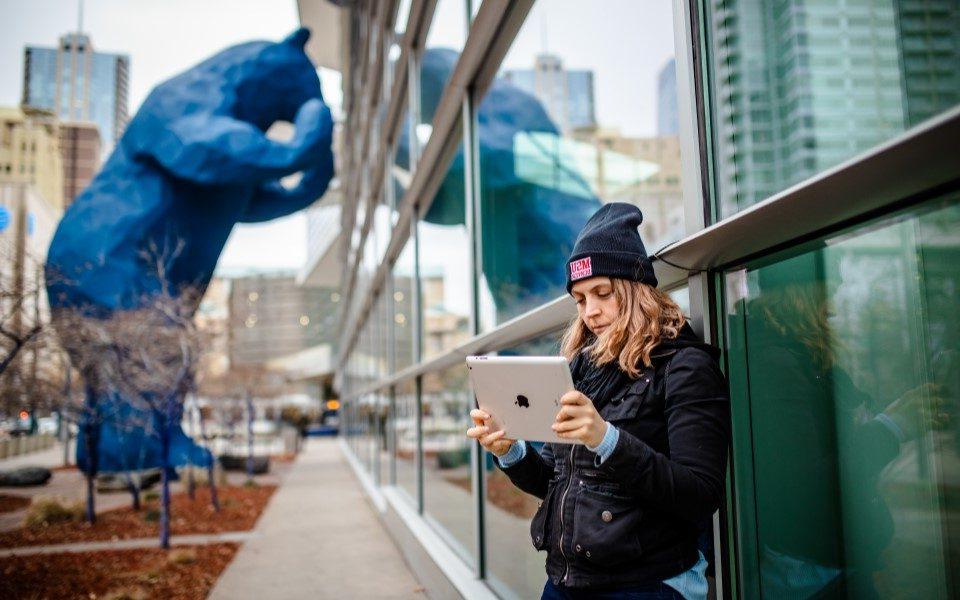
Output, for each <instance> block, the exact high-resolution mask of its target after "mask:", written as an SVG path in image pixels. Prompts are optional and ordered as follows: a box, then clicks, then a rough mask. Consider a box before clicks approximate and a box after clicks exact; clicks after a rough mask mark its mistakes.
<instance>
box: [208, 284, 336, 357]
mask: <svg viewBox="0 0 960 600" xmlns="http://www.w3.org/2000/svg"><path fill="white" fill-rule="evenodd" d="M335 294H337V292H336V291H335V290H331V289H329V288H311V287H304V286H301V285H298V284H297V282H296V277H295V276H294V274H293V273H290V274H265V275H251V276H247V277H238V278H234V279H231V280H230V292H229V300H228V304H227V306H228V317H227V331H228V339H229V342H228V343H229V346H228V347H229V350H228V352H229V358H230V365H231V366H234V365H237V366H240V365H249V364H258V365H263V364H265V363H266V362H267V361H269V360H271V359H276V358H280V357H283V356H287V355H289V354H293V353H295V352H300V351H302V350H304V349H306V348H309V347H312V346H318V345H320V344H331V343H332V341H333V339H335V336H336V334H337V327H336V325H335V323H336V320H335V319H336V300H335V298H336V296H335Z"/></svg>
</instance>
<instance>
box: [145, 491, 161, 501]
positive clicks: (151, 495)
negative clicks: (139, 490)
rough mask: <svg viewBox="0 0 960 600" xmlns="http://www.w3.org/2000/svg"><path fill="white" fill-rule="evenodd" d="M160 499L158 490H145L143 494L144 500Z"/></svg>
mask: <svg viewBox="0 0 960 600" xmlns="http://www.w3.org/2000/svg"><path fill="white" fill-rule="evenodd" d="M159 499H160V492H157V491H153V490H151V491H149V492H144V494H143V501H144V502H154V501H156V500H159Z"/></svg>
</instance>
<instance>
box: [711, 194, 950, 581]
mask: <svg viewBox="0 0 960 600" xmlns="http://www.w3.org/2000/svg"><path fill="white" fill-rule="evenodd" d="M958 232H960V196H957V195H956V194H954V195H952V196H951V197H950V198H949V199H947V200H946V201H938V202H936V203H934V204H932V205H927V206H926V207H923V208H921V209H917V210H913V211H911V212H909V213H907V214H906V215H904V216H902V217H899V218H895V219H888V220H886V221H884V222H881V223H879V224H875V225H873V226H870V227H864V228H861V229H857V230H855V231H853V232H851V233H849V234H847V235H842V236H839V237H836V238H833V239H830V240H826V243H825V244H822V245H820V246H819V247H818V248H817V249H814V250H812V251H808V252H806V253H803V254H799V255H797V256H794V257H792V258H787V259H784V260H780V261H778V262H775V263H773V264H767V265H765V266H758V267H756V268H753V267H751V268H748V269H747V270H745V271H737V272H734V273H730V274H729V275H728V276H727V305H728V307H729V309H728V312H729V315H728V319H729V326H730V336H729V358H728V360H729V361H730V363H729V367H730V373H731V384H732V388H731V391H732V399H733V404H734V407H737V406H738V405H740V406H745V405H747V404H748V405H749V418H748V419H749V420H747V417H746V415H745V414H744V415H743V417H742V419H741V418H740V417H735V418H736V419H738V420H741V422H740V426H741V427H744V431H747V432H749V435H750V436H752V443H753V450H752V455H751V456H750V457H748V458H747V462H751V461H752V467H753V469H754V476H753V479H754V485H755V489H751V490H744V492H745V493H744V494H741V496H747V497H749V498H755V499H756V500H755V502H756V505H755V507H754V510H752V511H750V512H749V513H743V514H741V519H742V520H744V522H745V523H746V524H745V525H744V527H749V526H751V525H752V526H753V527H755V537H756V540H757V554H758V555H757V556H756V557H752V558H753V559H754V560H756V563H757V564H759V566H760V572H759V576H758V579H759V580H758V581H755V582H753V583H752V584H750V587H752V588H754V589H756V588H759V590H760V591H761V592H762V594H763V595H764V596H765V597H769V598H785V597H824V598H842V597H851V598H872V597H880V598H904V597H912V598H947V597H949V596H951V594H952V591H953V590H956V589H957V586H958V585H960V579H958V574H960V554H958V553H957V548H958V547H960V519H958V512H957V511H958V510H960V435H958V432H960V429H958V427H960V379H958V374H960V343H958V340H960V319H958V317H957V310H956V299H957V297H958V293H960V267H958V265H960V235H958ZM734 466H735V468H748V469H749V468H750V465H749V464H744V463H740V464H739V465H737V464H735V465H734ZM744 510H746V509H744ZM745 560H746V559H745Z"/></svg>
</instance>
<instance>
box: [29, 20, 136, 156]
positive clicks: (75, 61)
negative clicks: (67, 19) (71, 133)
mask: <svg viewBox="0 0 960 600" xmlns="http://www.w3.org/2000/svg"><path fill="white" fill-rule="evenodd" d="M129 78H130V58H129V57H128V56H127V55H125V54H111V53H105V52H96V51H94V49H93V42H92V41H91V39H90V36H89V35H86V34H84V33H67V34H65V35H62V36H60V40H59V42H58V44H57V47H56V48H47V47H42V46H27V47H26V48H25V49H24V53H23V104H25V105H28V106H34V107H37V108H43V109H46V110H49V111H52V112H53V113H54V114H55V115H56V116H57V117H58V118H60V119H61V120H63V121H84V122H92V123H96V125H97V128H98V129H99V130H100V141H101V156H102V157H103V158H106V156H107V155H109V153H110V151H111V150H113V146H114V144H116V143H117V141H119V139H120V136H121V135H122V134H123V129H124V127H126V125H127V121H128V119H129V114H128V108H127V95H128V89H129Z"/></svg>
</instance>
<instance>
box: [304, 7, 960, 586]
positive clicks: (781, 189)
mask: <svg viewBox="0 0 960 600" xmlns="http://www.w3.org/2000/svg"><path fill="white" fill-rule="evenodd" d="M298 5H299V7H300V15H301V21H302V23H303V24H304V25H306V26H310V27H311V28H313V29H314V32H315V35H318V36H320V37H321V38H322V39H324V40H326V39H334V40H341V42H342V43H341V44H340V45H339V48H340V52H341V54H340V56H339V57H333V58H332V57H331V53H333V54H335V53H336V52H337V50H336V49H335V48H334V47H333V46H325V47H324V48H323V49H311V50H310V51H311V52H314V53H316V56H314V58H315V59H316V60H317V62H318V63H319V62H323V64H327V65H330V64H337V63H339V64H340V69H341V73H342V84H343V94H344V96H343V97H344V101H343V106H344V122H343V125H342V126H343V131H344V132H346V133H349V135H343V136H342V140H341V144H342V146H341V147H340V148H338V161H339V164H338V170H337V172H338V177H339V180H340V187H339V190H340V193H341V194H342V200H341V210H340V214H339V219H340V225H341V226H340V229H339V232H338V235H339V243H338V244H337V246H338V247H339V248H340V251H339V253H338V255H337V260H338V261H339V264H337V265H336V267H335V268H334V270H335V271H338V272H339V275H338V280H339V288H338V291H337V293H338V303H337V307H336V309H337V313H336V315H337V316H336V328H337V330H338V331H339V335H338V339H337V343H336V352H335V355H334V356H335V357H334V360H333V363H334V364H333V372H334V384H335V385H334V387H335V393H336V394H338V397H339V398H340V400H341V401H342V405H341V414H342V419H343V422H342V427H341V435H342V438H343V439H342V441H343V448H344V452H345V453H346V454H347V457H348V459H349V462H350V463H351V465H352V466H353V468H354V469H355V472H356V474H357V477H358V478H359V479H360V480H361V481H362V482H363V484H364V488H365V490H366V492H367V493H368V494H369V496H370V499H371V505H372V506H374V507H376V510H377V512H378V514H379V515H380V517H381V519H382V522H383V524H384V527H385V528H386V529H387V530H388V531H389V533H390V534H391V535H392V537H393V538H394V540H395V542H396V544H397V546H398V547H399V548H400V549H401V551H402V552H403V554H404V556H405V557H406V559H407V562H408V564H409V565H411V567H412V568H413V570H414V571H416V573H417V576H418V578H419V580H420V581H421V582H423V585H424V587H425V588H426V593H427V594H428V595H430V596H432V597H434V596H435V597H445V598H446V597H451V598H456V597H465V598H471V599H474V598H531V597H539V594H540V592H541V590H542V589H543V585H544V581H545V577H546V574H545V571H544V554H543V553H538V552H537V551H536V549H535V548H534V546H533V543H532V541H531V540H530V537H529V531H530V530H529V527H530V520H531V517H532V516H533V515H534V514H535V513H536V512H537V510H538V509H539V506H540V502H541V499H539V498H535V497H533V496H530V495H527V494H524V493H523V492H521V491H519V490H518V489H516V488H515V487H513V486H512V484H510V482H509V481H508V480H507V478H506V477H505V476H504V474H503V473H502V472H501V471H500V470H499V469H497V468H496V467H495V465H494V462H493V460H492V458H491V457H490V456H488V455H487V454H485V452H484V451H483V450H482V449H481V448H480V446H479V445H477V444H476V443H473V442H472V441H470V440H468V438H466V436H465V431H466V429H467V428H468V427H470V425H471V422H470V419H469V416H468V415H469V410H470V409H471V408H472V407H473V406H474V397H473V394H472V391H471V389H470V385H469V381H468V377H467V370H466V366H465V364H464V357H465V356H469V355H484V354H500V355H503V354H512V355H545V354H556V353H557V352H558V344H559V339H560V336H561V334H562V333H563V331H564V330H565V328H566V327H567V326H568V324H569V323H570V322H571V320H572V319H574V318H575V317H576V314H577V312H576V307H575V303H574V302H573V301H572V299H571V298H570V297H569V296H567V295H566V293H565V279H566V273H565V260H566V258H567V256H568V255H569V252H570V249H571V247H572V243H573V238H574V237H575V236H576V234H577V232H578V231H579V229H580V227H581V226H582V225H583V223H584V222H585V221H586V219H587V218H589V216H590V215H591V214H592V213H593V212H595V211H596V209H597V208H598V207H599V206H601V205H602V204H603V203H604V202H610V201H615V200H621V201H628V202H633V203H635V204H637V205H639V206H641V207H642V209H643V211H644V213H645V215H646V219H645V221H646V225H645V229H643V230H642V231H643V235H644V237H645V242H646V243H647V249H648V251H649V252H650V253H651V254H655V256H654V261H653V262H654V269H655V271H656V275H657V278H658V281H659V288H660V289H661V290H663V291H664V292H666V293H668V294H670V296H671V297H672V298H674V299H675V300H676V301H677V302H678V304H679V305H680V306H681V307H682V309H683V310H684V313H685V314H686V315H687V316H688V318H689V321H690V323H691V325H692V326H693V328H694V330H695V331H696V332H697V334H698V335H700V336H702V337H703V339H704V340H705V341H706V342H708V343H710V344H712V345H714V346H716V347H717V348H718V349H719V350H720V351H721V358H720V361H721V367H722V369H723V370H724V372H725V374H726V376H727V379H728V381H729V389H730V403H731V413H732V416H731V418H732V423H731V433H732V444H731V447H730V452H729V468H728V473H727V477H726V480H725V481H724V490H725V493H724V494H723V498H722V500H721V503H720V506H719V509H718V510H716V511H715V513H714V514H713V515H712V518H711V519H709V522H708V523H704V524H703V528H702V533H704V534H705V535H706V536H707V537H711V538H712V540H713V545H712V547H711V548H708V549H706V551H705V558H707V559H708V561H709V562H710V563H711V564H712V565H713V568H714V571H713V575H712V576H710V577H709V578H708V583H709V586H710V592H709V593H710V597H715V598H722V599H728V598H761V597H767V598H788V597H805V598H806V597H825V598H840V597H886V598H898V597H907V596H909V597H918V598H920V597H922V598H949V597H952V596H954V595H956V590H958V589H960V558H958V554H957V552H956V549H957V548H960V527H958V520H957V518H956V510H955V507H956V506H957V502H958V495H957V490H960V429H958V428H957V424H956V421H957V418H956V415H957V414H960V409H958V407H957V405H956V401H955V399H956V398H958V397H960V382H958V380H957V374H958V373H960V346H958V344H957V340H958V339H960V319H958V318H957V311H956V302H957V300H956V299H957V290H960V184H958V182H960V146H958V144H957V140H958V139H960V105H958V104H960V98H958V96H957V94H958V93H960V82H958V80H957V77H956V73H957V69H956V64H957V59H956V57H957V55H956V52H957V49H958V47H960V46H958V44H957V41H956V39H957V38H956V32H957V31H960V27H957V19H958V18H960V6H958V4H957V3H956V2H952V1H938V0H931V1H919V0H918V1H915V2H914V1H907V0H904V1H895V2H887V3H882V2H869V1H864V0H820V1H818V2H741V1H719V0H717V1H713V2H690V1H688V0H676V1H675V2H673V3H635V2H634V3H629V2H627V3H609V5H608V4H604V6H603V7H602V8H600V7H594V6H592V5H591V7H589V8H588V9H585V8H584V3H582V2H574V1H572V0H538V1H537V2H532V1H529V0H520V1H518V0H513V1H508V0H483V2H467V1H466V0H425V1H423V2H419V1H416V0H414V1H413V2H408V3H404V2H396V1H389V2H355V3H350V4H348V5H346V6H344V7H342V8H337V7H335V6H334V5H333V4H331V3H326V4H322V3H321V4H318V3H315V2H308V1H307V0H302V1H300V2H299V3H298ZM548 37H549V40H550V54H546V53H545V52H544V50H543V49H544V48H545V47H546V44H545V40H546V39H547V38H548ZM431 40H434V42H431ZM438 57H439V58H438ZM671 57H672V58H671ZM440 58H442V59H443V60H440ZM517 65H534V68H533V69H526V70H524V69H521V70H518V69H517V68H516V66H517ZM564 65H576V66H577V67H578V68H580V69H582V72H584V73H590V74H591V75H590V79H592V80H594V81H595V82H597V83H598V85H596V86H595V87H594V86H593V84H592V83H591V84H590V85H589V87H585V85H586V84H577V86H578V88H577V89H578V90H579V91H575V92H571V90H570V88H569V86H568V82H569V81H570V78H569V77H567V76H566V75H565V73H567V71H565V67H564ZM438 82H440V85H438ZM588 89H589V90H590V91H589V92H588V91H587V90H588ZM671 92H672V93H671ZM570 96H576V97H577V98H581V99H583V98H589V101H588V102H587V101H585V102H586V103H585V104H584V105H585V106H586V105H589V107H590V108H589V110H587V111H582V110H579V109H578V110H572V109H571V106H574V105H577V104H578V103H576V102H572V101H571V100H570ZM587 114H588V115H589V118H588V117H585V116H583V115H587ZM672 114H675V117H673V116H671V115H672ZM660 117H663V119H661V118H660ZM674 123H675V125H674ZM644 124H649V125H644ZM421 132H422V133H423V134H421ZM378 215H381V216H378ZM382 222H385V223H387V224H388V226H386V227H384V226H382V225H381V223H382ZM315 264H320V263H315ZM322 275H323V274H322V273H308V274H307V276H309V277H318V278H319V277H321V276H322ZM677 410H680V408H678V409H677ZM665 426H666V427H669V424H667V425H665ZM662 458H663V459H664V460H674V461H675V462H677V464H678V467H679V468H682V467H683V466H684V465H683V464H682V459H678V458H674V459H670V458H669V457H662ZM602 476H605V474H604V473H598V477H602ZM585 493H589V492H580V491H577V490H574V491H573V492H571V494H570V496H569V501H570V502H571V503H572V506H573V510H579V509H581V507H582V506H583V504H582V503H581V500H580V498H581V495H582V494H585ZM637 502H638V503H639V504H642V505H644V507H645V510H646V511H647V512H646V513H645V515H644V518H648V517H651V518H653V517H655V515H656V511H658V510H673V509H674V505H673V503H672V502H671V500H670V499H666V500H665V499H663V498H651V497H639V498H637ZM572 535H576V533H575V532H574V533H572Z"/></svg>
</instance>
